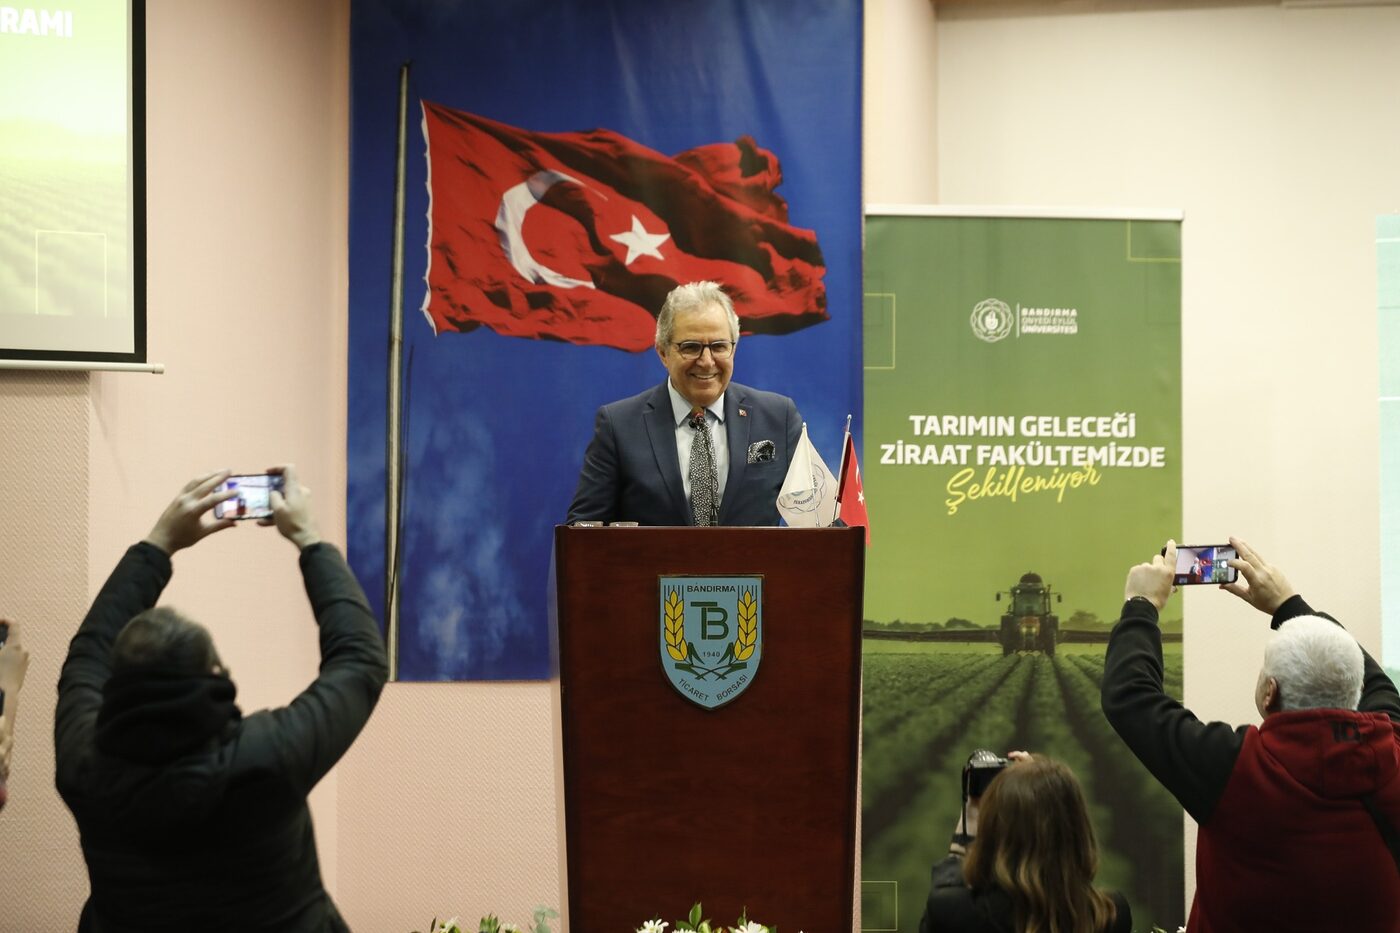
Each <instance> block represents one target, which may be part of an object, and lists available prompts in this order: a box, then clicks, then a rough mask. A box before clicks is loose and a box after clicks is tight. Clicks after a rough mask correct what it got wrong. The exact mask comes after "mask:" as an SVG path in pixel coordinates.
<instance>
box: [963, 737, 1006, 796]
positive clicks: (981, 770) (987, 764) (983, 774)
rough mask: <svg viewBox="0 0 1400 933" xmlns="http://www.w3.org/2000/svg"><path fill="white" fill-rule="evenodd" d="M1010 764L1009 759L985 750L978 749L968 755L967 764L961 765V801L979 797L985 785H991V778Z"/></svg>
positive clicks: (984, 789)
mask: <svg viewBox="0 0 1400 933" xmlns="http://www.w3.org/2000/svg"><path fill="white" fill-rule="evenodd" d="M1010 764H1011V760H1010V759H1008V758H1002V757H1000V756H998V755H995V754H993V753H992V752H989V751H987V750H986V749H985V748H979V749H977V750H976V751H975V752H973V753H972V754H971V755H968V756H967V764H965V765H963V772H962V795H963V801H964V802H966V801H967V800H968V799H969V798H976V797H981V796H982V794H983V792H985V791H986V789H987V785H988V784H990V783H992V778H994V777H996V776H997V775H998V774H1001V772H1002V771H1004V770H1005V769H1006V767H1007V766H1008V765H1010Z"/></svg>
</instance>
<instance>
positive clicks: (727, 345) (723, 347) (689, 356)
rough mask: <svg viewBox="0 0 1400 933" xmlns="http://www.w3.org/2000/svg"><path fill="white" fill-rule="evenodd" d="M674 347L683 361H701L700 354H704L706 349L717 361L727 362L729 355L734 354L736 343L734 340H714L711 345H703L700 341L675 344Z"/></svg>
mask: <svg viewBox="0 0 1400 933" xmlns="http://www.w3.org/2000/svg"><path fill="white" fill-rule="evenodd" d="M674 346H675V348H676V352H677V353H679V354H680V355H681V359H683V360H698V359H700V354H702V353H704V352H705V350H706V349H709V351H710V356H712V357H714V358H715V359H717V360H727V359H729V354H731V353H733V352H734V341H732V340H713V341H711V342H710V343H701V342H700V341H698V340H685V341H682V342H681V343H678V344H674Z"/></svg>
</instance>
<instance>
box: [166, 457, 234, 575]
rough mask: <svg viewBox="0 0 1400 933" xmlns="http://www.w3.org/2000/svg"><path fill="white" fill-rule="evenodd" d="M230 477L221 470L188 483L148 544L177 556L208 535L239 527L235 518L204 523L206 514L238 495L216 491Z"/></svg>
mask: <svg viewBox="0 0 1400 933" xmlns="http://www.w3.org/2000/svg"><path fill="white" fill-rule="evenodd" d="M229 475H230V474H229V471H228V470H217V471H215V472H213V473H208V474H206V475H204V476H200V477H196V478H195V479H192V480H190V481H189V482H188V483H186V484H185V488H184V489H182V490H180V494H179V495H178V496H176V497H175V499H174V501H173V502H171V503H170V504H169V505H167V506H166V507H165V511H164V512H162V513H161V515H160V518H158V519H156V524H155V527H154V528H152V529H151V533H150V534H148V535H146V541H147V542H149V543H151V544H154V545H155V546H156V547H158V548H160V549H161V550H162V551H164V552H165V553H166V554H170V555H173V554H174V553H175V552H176V551H178V550H180V549H181V548H187V547H189V546H190V545H192V544H195V543H196V542H198V541H200V540H201V539H203V538H204V537H205V536H207V535H212V534H213V533H214V532H216V531H223V530H224V529H225V528H232V527H233V526H234V525H235V524H236V522H234V520H233V519H232V518H221V519H217V520H215V521H212V522H206V521H204V515H205V513H206V512H208V511H209V510H210V509H212V508H213V507H214V506H216V505H218V504H219V503H220V502H224V501H227V500H229V499H232V498H233V497H234V496H236V495H237V494H238V490H236V489H225V490H223V491H222V492H215V491H214V490H216V489H218V488H219V484H220V483H222V482H223V481H224V480H226V479H228V478H229Z"/></svg>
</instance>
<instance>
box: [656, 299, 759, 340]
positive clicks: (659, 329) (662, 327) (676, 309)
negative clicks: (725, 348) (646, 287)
mask: <svg viewBox="0 0 1400 933" xmlns="http://www.w3.org/2000/svg"><path fill="white" fill-rule="evenodd" d="M707 305H719V306H720V307H721V308H723V309H724V314H725V316H726V317H728V318H729V337H730V339H731V340H733V341H734V342H735V343H736V344H737V343H738V342H739V315H737V314H735V313H734V302H733V301H731V300H730V298H729V296H728V295H726V294H725V293H724V289H722V288H720V286H719V283H718V282H691V283H690V284H688V285H677V286H676V287H675V288H673V289H671V294H669V295H667V296H666V301H665V302H664V303H663V304H662V305H661V313H660V314H658V315H657V316H656V347H657V349H658V350H661V351H663V352H665V351H666V350H669V349H670V347H671V335H672V334H673V333H675V331H676V315H677V314H680V313H682V312H685V311H698V310H700V309H701V308H703V307H705V306H707Z"/></svg>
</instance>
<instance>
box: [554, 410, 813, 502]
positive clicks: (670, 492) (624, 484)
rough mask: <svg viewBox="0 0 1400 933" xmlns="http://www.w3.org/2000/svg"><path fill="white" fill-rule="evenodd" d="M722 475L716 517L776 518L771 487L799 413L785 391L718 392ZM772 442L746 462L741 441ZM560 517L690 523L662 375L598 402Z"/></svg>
mask: <svg viewBox="0 0 1400 933" xmlns="http://www.w3.org/2000/svg"><path fill="white" fill-rule="evenodd" d="M724 427H725V436H726V437H727V439H728V441H729V477H728V479H727V480H726V481H725V488H724V500H723V501H722V502H721V503H720V509H719V523H720V524H721V525H776V524H778V520H779V519H778V507H777V504H776V500H777V498H778V490H780V489H781V488H782V485H783V479H784V478H785V477H786V476H787V469H788V464H790V463H791V462H792V454H793V451H794V450H795V449H796V448H797V442H798V441H799V440H800V439H801V437H802V416H801V415H799V414H798V413H797V405H795V404H794V403H793V401H792V399H790V398H788V397H787V396H786V395H778V394H777V393H775V392H764V391H762V390H760V389H751V388H749V387H748V386H743V385H739V384H738V383H737V382H731V383H729V386H728V388H727V389H726V390H725V393H724ZM762 441H772V442H773V458H772V459H771V460H765V461H762V462H757V463H750V462H749V448H750V447H751V446H752V445H755V444H760V443H761V442H762ZM566 521H568V522H570V523H572V522H577V521H603V522H638V523H639V524H642V525H693V524H695V519H694V516H693V515H692V514H691V511H690V502H689V500H687V499H686V497H685V486H684V485H683V484H682V482H681V467H680V460H679V458H678V457H677V455H676V422H675V419H674V417H673V413H672V411H671V396H670V393H669V392H667V391H666V383H665V382H663V383H661V384H660V385H658V386H656V387H654V388H651V389H648V390H647V391H645V392H643V393H641V394H640V395H634V396H632V397H631V398H625V399H623V400H622V401H620V402H613V403H611V404H609V405H604V406H603V407H602V408H599V409H598V417H597V421H596V422H595V423H594V428H593V440H592V441H590V442H589V444H588V450H587V452H586V453H584V455H583V469H582V471H581V472H580V473H579V477H578V489H577V491H575V492H574V501H573V503H572V504H571V505H570V506H569V515H568V518H567V519H566Z"/></svg>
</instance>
